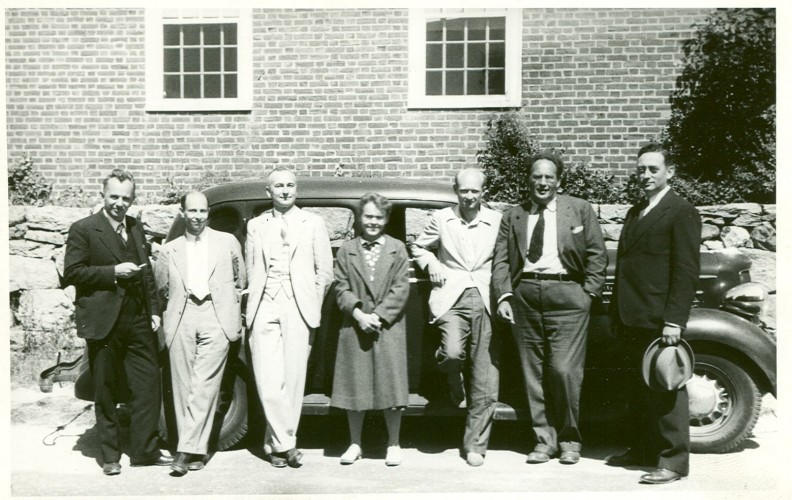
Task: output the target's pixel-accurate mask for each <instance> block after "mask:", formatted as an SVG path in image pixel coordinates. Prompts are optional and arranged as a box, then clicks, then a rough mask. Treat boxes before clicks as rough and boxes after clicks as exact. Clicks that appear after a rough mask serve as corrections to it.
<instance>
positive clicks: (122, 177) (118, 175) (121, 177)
mask: <svg viewBox="0 0 792 500" xmlns="http://www.w3.org/2000/svg"><path fill="white" fill-rule="evenodd" d="M110 179H118V182H124V181H130V182H132V192H133V193H134V192H135V178H134V177H132V174H130V173H129V172H127V171H126V170H122V169H120V168H114V169H113V170H112V172H110V173H109V174H108V175H107V177H105V178H104V180H103V181H102V189H103V190H104V189H107V183H108V182H109V181H110Z"/></svg>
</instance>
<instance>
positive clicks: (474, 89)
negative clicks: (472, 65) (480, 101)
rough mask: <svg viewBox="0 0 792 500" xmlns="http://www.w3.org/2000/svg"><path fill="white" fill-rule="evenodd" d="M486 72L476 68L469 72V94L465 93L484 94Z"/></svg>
mask: <svg viewBox="0 0 792 500" xmlns="http://www.w3.org/2000/svg"><path fill="white" fill-rule="evenodd" d="M485 78H486V76H485V72H484V70H483V69H482V70H475V71H468V72H467V94H465V95H484V89H485Z"/></svg>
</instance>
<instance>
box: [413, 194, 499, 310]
mask: <svg viewBox="0 0 792 500" xmlns="http://www.w3.org/2000/svg"><path fill="white" fill-rule="evenodd" d="M459 220H460V216H459V208H458V207H448V208H444V209H442V210H438V211H436V212H434V213H433V214H432V217H431V219H430V220H429V224H427V226H426V229H424V231H423V233H421V235H420V236H418V239H416V240H415V242H414V243H413V244H412V245H411V247H410V248H411V250H412V254H413V256H414V257H415V260H416V262H417V263H418V265H419V266H421V268H423V269H426V267H427V266H428V265H429V263H430V262H432V261H439V262H440V264H441V265H442V267H443V273H444V275H445V278H446V282H445V284H443V286H435V287H433V288H432V293H431V294H430V295H429V309H430V310H431V312H432V317H433V318H432V319H433V321H434V320H436V319H438V318H440V317H441V316H443V315H444V314H445V313H447V312H448V310H449V309H451V307H453V305H454V304H455V303H456V301H457V299H459V296H460V295H462V292H464V291H465V289H467V288H468V287H470V284H471V281H472V283H473V284H474V285H475V287H476V288H477V289H478V291H479V294H481V298H482V299H483V301H484V306H485V307H486V308H487V312H490V282H491V281H492V255H493V252H494V248H495V240H496V238H497V236H498V228H499V226H500V221H501V214H500V213H498V212H496V211H494V210H490V209H489V208H486V207H481V210H480V211H479V215H478V220H479V222H478V224H479V227H477V228H475V229H474V228H464V227H462V226H461V225H460V222H459ZM462 231H467V232H469V234H471V236H472V237H473V238H476V242H475V243H474V244H473V245H470V244H469V243H468V245H470V246H466V242H465V241H464V240H462V239H461V236H462ZM432 249H437V256H435V254H433V253H432V252H431V250H432Z"/></svg>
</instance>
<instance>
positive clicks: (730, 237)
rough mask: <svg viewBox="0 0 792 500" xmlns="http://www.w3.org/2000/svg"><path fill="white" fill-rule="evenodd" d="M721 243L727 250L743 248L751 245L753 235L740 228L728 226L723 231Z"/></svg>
mask: <svg viewBox="0 0 792 500" xmlns="http://www.w3.org/2000/svg"><path fill="white" fill-rule="evenodd" d="M721 241H723V245H724V246H725V247H726V248H741V247H746V246H748V244H749V243H751V235H750V233H748V231H746V230H745V229H744V228H742V227H739V226H726V227H724V228H723V229H722V230H721Z"/></svg>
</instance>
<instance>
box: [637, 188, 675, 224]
mask: <svg viewBox="0 0 792 500" xmlns="http://www.w3.org/2000/svg"><path fill="white" fill-rule="evenodd" d="M669 191H671V186H668V185H666V187H664V188H663V189H661V190H660V191H658V192H657V193H655V194H653V195H652V196H650V197H649V198H648V200H647V201H648V202H649V204H648V205H646V208H644V209H643V210H641V214H640V216H639V217H644V216H645V215H646V214H648V213H649V211H650V210H652V209H653V208H654V207H656V206H657V204H658V203H660V200H662V199H663V196H665V195H666V193H667V192H669Z"/></svg>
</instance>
